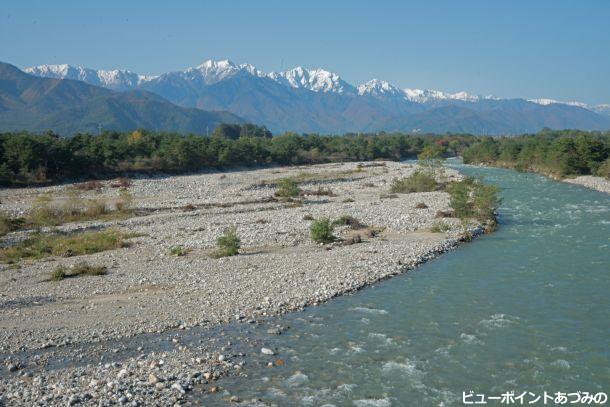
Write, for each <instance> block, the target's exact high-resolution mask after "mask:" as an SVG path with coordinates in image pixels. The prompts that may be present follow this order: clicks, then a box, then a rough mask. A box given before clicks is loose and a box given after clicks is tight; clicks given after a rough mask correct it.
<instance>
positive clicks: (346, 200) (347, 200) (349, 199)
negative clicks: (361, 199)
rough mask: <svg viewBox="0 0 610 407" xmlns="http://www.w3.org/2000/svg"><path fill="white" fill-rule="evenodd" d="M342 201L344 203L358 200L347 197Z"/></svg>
mask: <svg viewBox="0 0 610 407" xmlns="http://www.w3.org/2000/svg"><path fill="white" fill-rule="evenodd" d="M341 202H343V203H351V202H356V201H354V199H353V198H345V199H344V200H343V201H341Z"/></svg>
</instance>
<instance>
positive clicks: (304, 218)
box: [303, 214, 313, 220]
mask: <svg viewBox="0 0 610 407" xmlns="http://www.w3.org/2000/svg"><path fill="white" fill-rule="evenodd" d="M303 220H313V216H311V215H310V214H306V215H304V216H303Z"/></svg>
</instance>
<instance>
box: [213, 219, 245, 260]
mask: <svg viewBox="0 0 610 407" xmlns="http://www.w3.org/2000/svg"><path fill="white" fill-rule="evenodd" d="M216 245H217V246H218V251H217V252H216V257H228V256H235V255H236V254H237V253H238V252H239V248H240V247H241V241H240V239H239V237H238V236H237V226H231V227H229V228H227V229H225V232H224V234H223V235H222V236H220V237H219V238H218V239H216Z"/></svg>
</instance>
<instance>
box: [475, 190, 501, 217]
mask: <svg viewBox="0 0 610 407" xmlns="http://www.w3.org/2000/svg"><path fill="white" fill-rule="evenodd" d="M475 185H476V187H475V188H474V191H473V194H472V195H473V204H474V212H475V213H474V215H475V217H476V218H477V219H478V220H480V221H486V220H493V219H495V213H494V212H495V210H496V208H497V207H498V206H500V198H499V197H498V193H499V192H500V189H499V188H498V187H497V186H495V185H485V184H482V183H477V184H475Z"/></svg>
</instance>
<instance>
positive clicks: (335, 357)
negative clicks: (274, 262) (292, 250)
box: [201, 163, 610, 407]
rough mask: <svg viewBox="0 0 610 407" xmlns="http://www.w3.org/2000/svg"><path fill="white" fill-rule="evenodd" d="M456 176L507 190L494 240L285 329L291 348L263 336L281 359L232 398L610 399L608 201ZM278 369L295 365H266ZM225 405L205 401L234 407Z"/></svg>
mask: <svg viewBox="0 0 610 407" xmlns="http://www.w3.org/2000/svg"><path fill="white" fill-rule="evenodd" d="M451 165H453V166H457V167H459V169H460V170H461V171H463V172H464V173H466V174H469V175H475V176H483V177H484V178H485V181H486V182H489V183H493V184H496V185H498V186H500V187H501V188H502V197H503V203H502V206H501V208H500V227H499V229H498V230H497V231H496V232H495V233H493V234H491V235H487V236H483V237H481V238H478V239H476V240H475V241H474V242H472V243H469V244H465V245H464V246H462V247H461V248H459V249H458V250H456V251H453V252H451V253H447V254H445V255H443V256H441V257H440V258H438V259H436V260H433V261H431V262H429V263H427V264H425V265H423V266H421V267H420V268H418V269H417V270H415V271H412V272H409V273H407V274H405V275H402V276H399V277H395V278H392V279H389V280H386V281H384V282H382V283H379V284H377V285H375V286H373V287H370V288H367V289H364V290H362V291H360V292H358V293H356V294H354V295H349V296H345V297H341V298H337V299H335V300H332V301H331V302H329V303H327V304H324V305H322V306H319V307H313V308H309V309H307V310H306V311H304V312H302V313H294V314H290V315H286V316H284V317H281V318H278V319H276V320H274V321H273V323H277V324H281V325H288V326H290V329H289V330H287V331H286V332H285V333H284V334H282V335H280V336H272V335H266V331H265V333H260V335H261V337H262V339H263V340H264V342H265V344H266V346H268V347H272V348H274V349H275V350H276V352H277V355H276V356H273V357H270V356H264V355H261V356H256V358H258V363H250V364H248V365H246V366H245V367H244V372H245V373H247V374H248V376H249V377H248V378H247V379H244V378H230V379H225V380H224V381H222V382H221V383H220V384H221V386H222V387H224V388H226V389H230V391H231V394H233V395H237V396H238V397H239V398H240V399H241V400H252V399H257V400H259V401H258V403H259V404H260V405H278V406H291V405H302V406H322V405H326V406H330V405H334V406H359V407H362V406H454V405H456V406H459V405H466V404H464V403H463V392H467V394H469V393H468V392H470V391H472V392H474V394H475V395H476V394H479V395H480V394H484V395H485V396H486V397H489V396H492V397H493V396H499V395H501V394H502V393H506V392H510V391H514V392H515V394H516V395H519V394H522V393H523V392H528V395H527V398H525V399H524V400H523V404H525V405H527V404H528V403H529V402H531V401H533V400H535V398H534V397H535V396H532V394H534V395H537V396H541V395H543V394H544V392H545V391H546V392H547V394H554V393H556V392H566V393H574V392H578V391H583V392H584V391H586V392H591V393H598V392H605V393H606V394H607V393H610V250H609V243H610V198H609V197H608V195H605V194H603V193H600V192H596V191H592V190H588V189H585V188H582V187H578V186H574V185H570V184H565V183H560V182H555V181H551V180H549V179H547V178H545V177H542V176H538V175H534V174H523V173H518V172H515V171H510V170H504V169H496V168H476V167H469V166H462V165H460V164H457V163H454V164H451ZM277 358H281V359H283V360H284V361H285V364H284V365H283V366H280V367H274V368H268V367H266V363H267V362H268V361H274V360H275V359H277ZM529 393H531V394H529ZM224 396H225V398H224V399H223V394H222V393H220V394H218V395H207V394H206V395H202V396H201V397H203V399H202V400H201V401H202V402H203V404H206V405H215V404H223V403H224V402H225V400H226V394H225V395H224ZM478 397H480V396H478ZM471 400H474V399H471ZM542 400H543V399H542V398H541V399H540V400H539V401H538V403H535V404H534V405H543V402H542ZM486 402H487V404H489V405H501V404H500V402H499V401H494V400H490V399H487V401H486ZM479 405H480V404H479ZM514 405H519V402H518V401H515V403H514ZM547 405H553V403H550V402H548V401H547Z"/></svg>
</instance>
